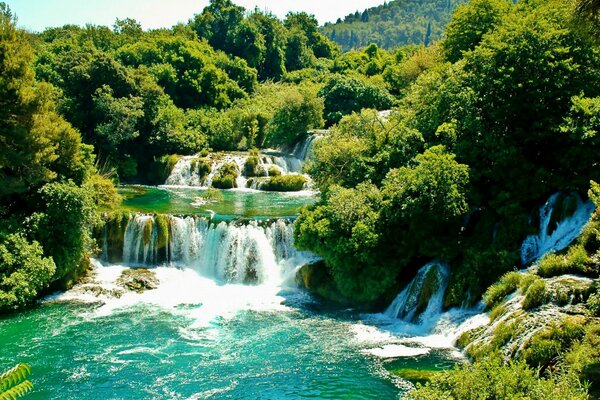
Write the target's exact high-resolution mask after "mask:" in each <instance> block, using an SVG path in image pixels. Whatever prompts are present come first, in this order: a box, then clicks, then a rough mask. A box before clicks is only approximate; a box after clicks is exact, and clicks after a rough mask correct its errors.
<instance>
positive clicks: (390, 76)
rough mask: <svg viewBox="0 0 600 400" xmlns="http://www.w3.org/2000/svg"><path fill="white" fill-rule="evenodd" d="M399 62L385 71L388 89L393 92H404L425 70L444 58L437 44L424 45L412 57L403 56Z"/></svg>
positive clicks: (384, 75) (384, 76)
mask: <svg viewBox="0 0 600 400" xmlns="http://www.w3.org/2000/svg"><path fill="white" fill-rule="evenodd" d="M401 58H402V59H401V60H400V62H398V63H395V64H392V65H390V66H389V67H387V68H386V69H385V71H384V72H383V78H384V79H385V82H386V84H387V86H388V90H389V91H390V93H393V94H402V93H403V92H404V91H405V90H406V89H407V88H408V87H409V86H410V85H411V84H412V83H413V82H414V81H416V80H417V78H418V77H419V76H420V75H421V74H422V73H423V72H425V71H427V70H429V69H431V68H434V67H436V66H437V65H438V64H439V63H440V62H441V59H442V54H441V51H440V47H439V46H437V45H433V46H429V47H423V48H420V49H418V50H417V51H415V52H414V53H413V54H412V55H410V57H406V58H405V57H404V55H402V56H401Z"/></svg>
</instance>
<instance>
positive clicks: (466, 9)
mask: <svg viewBox="0 0 600 400" xmlns="http://www.w3.org/2000/svg"><path fill="white" fill-rule="evenodd" d="M511 5H512V3H509V2H508V1H506V0H492V1H490V0H472V1H470V2H468V3H467V4H461V5H459V6H458V7H456V10H455V11H454V14H453V15H452V20H451V21H450V23H449V24H448V26H447V28H446V39H445V40H444V41H443V47H444V53H445V55H446V58H447V59H448V60H449V61H451V62H456V61H458V60H460V59H461V58H462V56H463V54H464V53H465V52H467V51H469V50H473V49H474V48H475V47H477V45H478V44H479V43H480V42H481V40H482V38H483V36H484V35H485V34H486V33H487V32H490V31H493V30H494V28H495V27H496V25H498V24H499V23H500V21H501V19H502V17H503V16H504V15H505V14H507V13H508V12H509V9H510V6H511Z"/></svg>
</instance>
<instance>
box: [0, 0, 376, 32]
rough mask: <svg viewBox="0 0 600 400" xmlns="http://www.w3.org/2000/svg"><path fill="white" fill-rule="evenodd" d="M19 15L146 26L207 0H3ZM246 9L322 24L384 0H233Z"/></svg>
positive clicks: (171, 21) (176, 17)
mask: <svg viewBox="0 0 600 400" xmlns="http://www.w3.org/2000/svg"><path fill="white" fill-rule="evenodd" d="M3 1H5V2H6V3H8V5H9V6H10V8H11V9H12V11H13V13H14V14H16V15H17V17H18V25H19V27H21V28H25V29H28V30H31V31H35V32H40V31H43V30H44V29H45V28H47V27H54V26H62V25H65V24H75V25H85V24H86V23H91V24H95V25H107V26H112V24H113V23H114V22H115V19H116V18H120V19H124V18H134V19H136V20H137V21H138V22H140V23H141V24H142V27H143V28H144V29H152V28H165V27H171V26H173V25H175V24H177V23H178V22H187V21H188V19H190V18H191V17H192V16H193V15H194V14H198V13H200V12H201V11H202V9H203V8H204V7H205V6H206V5H208V0H3ZM233 2H234V3H236V4H239V5H241V6H243V7H245V8H246V9H250V10H251V9H254V8H255V7H258V8H259V9H261V10H268V11H271V12H272V13H273V14H275V15H277V16H278V17H280V18H284V17H285V14H287V12H288V11H306V12H308V13H310V14H314V15H315V16H316V17H317V19H318V20H319V23H320V24H323V23H325V22H335V20H336V19H338V18H340V17H342V18H343V17H344V16H346V15H347V14H349V13H351V12H354V11H357V10H360V11H362V10H364V9H365V8H369V7H373V6H377V5H380V4H383V3H384V0H233Z"/></svg>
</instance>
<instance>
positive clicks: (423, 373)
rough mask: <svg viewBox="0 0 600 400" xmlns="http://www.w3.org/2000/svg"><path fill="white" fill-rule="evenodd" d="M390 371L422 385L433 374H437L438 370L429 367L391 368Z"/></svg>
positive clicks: (431, 377)
mask: <svg viewBox="0 0 600 400" xmlns="http://www.w3.org/2000/svg"><path fill="white" fill-rule="evenodd" d="M390 373H391V374H392V375H395V376H399V377H400V378H402V379H405V380H407V381H409V382H412V383H414V384H417V383H419V384H421V385H424V384H426V383H427V382H429V381H430V380H431V379H433V377H434V376H436V375H437V374H439V373H440V371H435V370H430V369H416V368H400V369H394V370H391V371H390Z"/></svg>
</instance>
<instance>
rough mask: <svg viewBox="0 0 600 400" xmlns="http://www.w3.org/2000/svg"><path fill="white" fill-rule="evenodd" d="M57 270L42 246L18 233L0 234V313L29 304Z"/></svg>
mask: <svg viewBox="0 0 600 400" xmlns="http://www.w3.org/2000/svg"><path fill="white" fill-rule="evenodd" d="M55 271H56V266H55V265H54V261H53V260H52V258H51V257H44V256H43V249H42V246H40V244H39V243H38V242H36V241H34V242H31V243H29V242H28V241H27V239H25V237H24V236H22V235H20V234H10V235H0V311H3V312H5V311H11V310H16V309H18V308H21V307H24V306H26V305H29V304H31V303H32V302H33V301H34V300H35V299H36V297H37V295H38V293H39V291H40V290H42V289H43V288H45V287H47V286H48V284H49V283H50V281H51V280H52V276H53V275H54V272H55Z"/></svg>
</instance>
